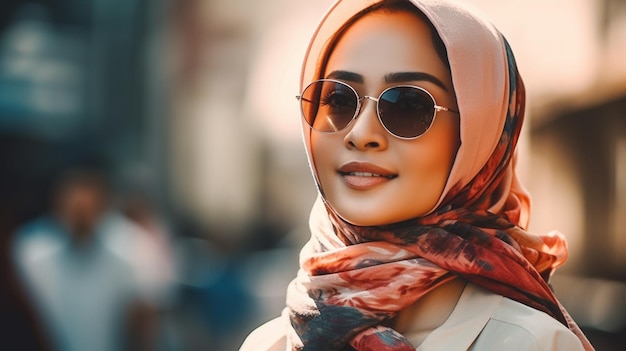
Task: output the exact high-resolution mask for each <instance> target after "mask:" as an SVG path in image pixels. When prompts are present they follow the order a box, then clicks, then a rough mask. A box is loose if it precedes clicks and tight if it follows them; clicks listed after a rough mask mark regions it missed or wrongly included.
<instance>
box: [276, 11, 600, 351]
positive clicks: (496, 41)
mask: <svg viewBox="0 0 626 351" xmlns="http://www.w3.org/2000/svg"><path fill="white" fill-rule="evenodd" d="M374 2H377V1H372V0H369V1H363V3H374ZM412 2H413V3H414V4H415V5H416V6H417V7H418V8H419V9H420V10H421V11H422V12H424V14H425V15H426V16H427V17H428V18H429V19H430V20H431V21H432V23H433V25H434V26H435V28H436V29H437V30H438V33H439V34H440V36H441V37H442V40H443V41H444V43H445V44H446V47H447V48H448V56H449V61H450V65H451V71H452V76H453V83H454V84H455V87H456V88H455V91H456V92H457V100H458V103H459V109H460V110H461V140H462V144H461V147H460V148H459V151H458V153H457V159H456V160H455V164H454V165H453V168H452V171H451V174H450V177H449V179H448V183H447V185H446V188H445V189H444V193H443V194H442V197H441V199H440V201H439V204H438V206H437V207H436V208H435V209H434V210H433V211H432V212H430V213H429V214H427V215H425V216H423V217H420V218H416V219H413V220H408V221H405V222H402V223H396V224H392V225H386V226H379V227H360V226H355V225H352V224H350V223H347V222H346V221H344V220H342V219H341V218H340V217H339V216H338V215H336V214H335V212H334V211H333V210H332V208H330V207H329V206H328V205H327V204H325V203H324V200H323V196H320V197H319V198H318V201H317V202H316V204H315V205H314V207H313V210H312V212H311V217H310V229H311V234H312V235H311V240H310V241H309V242H308V243H307V244H306V245H305V246H304V248H303V249H302V251H301V255H300V270H299V272H298V276H297V277H296V279H294V281H293V282H292V283H291V284H290V286H289V288H288V291H287V308H286V309H285V313H286V314H288V316H289V319H290V321H291V326H292V328H291V330H290V333H289V334H288V339H289V344H290V347H291V349H293V350H312V351H313V350H344V349H349V346H351V347H352V348H354V349H356V350H360V351H363V350H415V347H414V346H412V345H411V344H410V343H409V342H408V341H407V340H406V338H404V337H403V336H402V335H401V334H399V333H398V332H396V331H394V330H393V329H391V328H390V327H388V326H386V323H385V322H387V321H389V320H390V319H392V318H393V317H395V316H396V315H397V314H398V313H399V312H400V311H401V310H403V309H405V308H406V307H408V306H410V305H412V304H413V303H414V302H416V301H417V300H419V299H420V298H421V297H422V296H424V295H425V294H427V293H428V292H430V291H432V290H433V289H435V288H437V287H439V286H441V285H442V284H444V283H446V282H448V281H450V280H452V279H454V278H455V277H462V278H463V279H465V280H467V281H469V282H471V283H473V284H476V285H478V286H481V287H484V288H486V289H488V290H490V291H492V292H494V293H497V294H501V295H503V296H505V297H508V298H511V299H513V300H516V301H519V302H521V303H523V304H526V305H528V306H530V307H533V308H535V309H537V310H540V311H543V312H545V313H547V314H548V315H550V316H552V317H553V318H555V319H556V320H558V321H560V322H561V323H563V324H564V325H566V326H568V327H569V328H570V329H571V330H572V331H573V332H574V333H576V334H577V335H578V336H579V338H580V340H581V343H582V344H583V345H584V346H585V348H586V349H587V350H593V348H592V346H591V345H590V344H589V342H588V341H587V339H586V338H585V336H584V335H583V334H582V332H581V331H580V330H579V328H578V327H577V326H576V324H575V323H574V322H573V320H572V319H571V318H570V316H569V315H568V313H567V312H566V311H565V310H564V309H563V308H562V306H561V305H560V303H559V302H558V300H557V298H556V297H555V296H554V294H553V292H552V290H551V289H550V287H549V285H548V283H547V281H548V279H549V277H550V275H551V274H552V273H553V272H554V270H555V269H556V268H557V267H558V266H560V265H561V264H562V263H563V262H564V261H565V260H566V258H567V247H566V243H565V239H564V238H563V236H562V235H561V234H560V233H557V232H552V233H550V234H547V235H534V234H531V233H528V232H527V231H526V230H525V227H526V224H527V223H526V222H527V218H528V211H529V206H530V203H529V199H528V195H527V194H526V192H525V190H524V189H523V187H522V186H521V184H520V183H519V181H518V180H517V176H516V174H515V146H516V144H517V139H518V137H519V133H520V129H521V126H522V122H523V116H524V97H525V94H524V86H523V83H522V80H521V78H520V77H519V74H518V71H517V67H516V64H515V59H514V56H513V53H512V51H511V49H510V47H509V45H508V43H506V40H504V38H503V37H502V36H501V35H500V34H499V33H498V32H497V31H495V30H494V29H493V27H492V26H491V25H490V24H488V22H486V21H485V20H484V19H482V17H481V16H480V15H477V14H475V13H474V12H471V10H468V9H466V8H464V7H460V6H459V5H458V4H450V3H448V2H446V1H418V0H415V1H412ZM341 3H342V1H338V2H337V4H336V5H335V6H334V7H333V8H331V10H330V11H329V13H328V14H327V16H326V17H325V19H324V20H323V21H322V24H320V28H318V31H317V32H316V35H315V36H314V38H313V41H312V44H311V46H310V48H309V53H308V55H307V60H306V61H305V67H304V69H303V82H306V81H310V80H311V79H310V78H311V77H312V76H314V75H315V74H319V72H317V73H315V70H319V67H320V63H319V62H317V61H318V59H319V58H320V57H323V56H324V55H322V54H321V53H323V52H324V50H325V48H324V47H323V45H321V46H320V44H319V42H320V41H322V42H324V43H326V40H322V39H319V38H324V37H325V35H328V33H327V34H324V33H323V32H324V30H331V32H330V33H332V28H335V29H336V28H338V25H340V24H341V22H342V20H339V19H337V18H333V17H332V16H333V13H337V12H342V11H343V12H345V13H344V14H343V15H342V16H343V18H344V19H343V21H345V18H347V16H348V15H347V14H350V10H351V11H352V12H351V14H354V13H356V12H358V11H359V10H360V9H362V8H363V7H366V5H364V4H359V6H353V4H354V3H358V2H356V1H353V0H352V1H343V3H344V4H343V5H342V4H341ZM346 3H349V4H346ZM342 6H343V8H342ZM350 7H356V8H355V9H350ZM359 7H360V8H359ZM455 14H463V16H462V18H461V17H458V19H457V20H451V19H450V18H451V16H453V15H455ZM333 21H334V22H336V23H334V25H332V24H329V23H331V22H333ZM456 22H462V23H461V24H460V25H456V24H457V23H456ZM466 22H468V23H469V24H468V23H466ZM439 23H445V24H446V26H445V27H444V26H443V25H439ZM486 23H487V24H486ZM464 26H465V27H464ZM467 26H469V29H468V28H466V27H467ZM325 27H330V28H331V29H328V28H327V29H325ZM464 29H465V30H464ZM459 33H460V34H459ZM464 35H465V36H472V38H474V39H475V38H476V37H478V39H475V40H477V41H474V42H472V40H469V41H470V42H469V43H466V44H467V45H465V46H463V45H462V44H461V43H463V42H466V41H467V38H464ZM477 42H478V43H479V44H480V45H479V46H478V47H474V46H476V43H477ZM485 42H487V43H488V44H485ZM489 44H491V46H489ZM316 45H317V46H318V47H317V48H316ZM324 45H326V44H324ZM468 50H469V53H468ZM485 52H486V53H487V54H485ZM498 53H499V54H498ZM468 55H469V56H468ZM476 55H479V56H480V57H484V56H486V55H490V56H489V58H488V60H487V61H486V62H482V63H483V65H482V69H483V70H484V72H488V71H497V69H498V68H499V67H501V68H502V72H500V74H499V75H496V76H495V77H487V78H484V77H481V78H483V79H486V80H488V79H489V78H492V80H493V82H492V81H489V80H488V81H487V83H488V84H482V82H481V83H478V84H482V85H481V87H482V88H483V89H482V90H480V89H479V90H473V89H471V88H472V84H474V85H475V84H477V83H476V82H475V80H476V79H475V77H471V75H470V77H469V78H468V77H467V76H468V75H467V74H466V73H467V72H468V71H467V69H470V68H468V67H467V66H468V64H467V63H466V62H468V61H469V62H473V61H472V60H471V59H472V58H474V59H476V60H478V57H476ZM483 61H484V60H483ZM311 62H314V63H311ZM476 62H478V61H476ZM311 66H313V67H314V68H311ZM471 69H472V70H478V71H479V72H478V73H479V74H480V73H481V72H480V69H481V65H480V64H478V65H472V67H471ZM312 72H313V73H312ZM484 72H483V73H484ZM472 78H474V79H472ZM460 87H461V88H464V89H459V88H460ZM466 91H469V92H470V93H469V94H466V93H464V92H466ZM474 91H480V94H481V96H479V97H477V96H475V95H474V96H472V95H471V94H476V93H475V92H474ZM490 93H491V94H492V95H494V96H499V98H498V99H496V100H495V101H496V102H497V103H493V102H491V101H489V100H488V101H487V102H485V100H486V98H484V96H485V95H487V96H489V95H490ZM476 100H478V101H476ZM498 101H501V102H498ZM494 105H495V106H494ZM485 115H486V117H481V116H485ZM494 116H495V117H494ZM472 117H474V118H475V120H473V121H468V120H467V119H469V118H472ZM480 118H483V120H482V121H481V120H480ZM485 118H491V119H490V120H489V119H487V120H485ZM486 121H488V122H489V125H495V127H488V126H487V127H485V125H484V124H481V125H479V126H478V127H477V126H476V124H480V123H481V122H482V123H484V122H486ZM470 122H471V123H470ZM485 129H487V131H485ZM490 133H491V139H492V140H493V142H491V145H489V142H487V143H485V142H482V141H484V140H481V143H474V144H480V145H478V146H476V145H472V142H471V141H472V140H477V139H478V137H479V136H480V137H481V138H483V139H489V137H490V135H489V134H490ZM485 134H486V136H485ZM493 135H495V137H493ZM304 137H305V145H306V147H307V151H308V156H309V160H310V163H311V165H312V167H311V168H312V169H313V174H314V176H315V168H314V160H312V159H311V153H310V139H309V136H308V135H307V128H306V127H305V128H304ZM485 149H486V150H487V151H485ZM468 155H477V156H476V157H473V158H472V163H467V162H466V161H465V160H466V159H468V158H469V157H468ZM481 155H482V156H481ZM481 157H482V158H483V159H482V160H481ZM476 164H479V165H480V166H479V167H477V166H476ZM318 186H319V185H318Z"/></svg>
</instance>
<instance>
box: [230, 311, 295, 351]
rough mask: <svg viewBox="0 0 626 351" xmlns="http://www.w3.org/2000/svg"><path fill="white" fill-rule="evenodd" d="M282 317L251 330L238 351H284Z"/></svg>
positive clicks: (284, 341)
mask: <svg viewBox="0 0 626 351" xmlns="http://www.w3.org/2000/svg"><path fill="white" fill-rule="evenodd" d="M286 330H287V328H285V320H284V317H278V318H275V319H272V320H271V321H269V322H267V323H265V324H263V325H261V326H260V327H258V328H256V329H255V330H253V331H252V332H251V333H250V334H249V335H248V336H247V337H246V339H245V340H244V342H243V344H242V345H241V348H240V349H239V351H285V350H286V348H287V346H286V345H287V342H286V334H285V331H286Z"/></svg>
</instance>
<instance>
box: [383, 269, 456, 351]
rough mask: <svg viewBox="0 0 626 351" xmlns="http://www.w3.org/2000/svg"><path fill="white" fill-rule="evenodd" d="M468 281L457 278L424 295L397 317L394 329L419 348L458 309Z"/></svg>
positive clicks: (393, 323)
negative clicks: (457, 305) (458, 303)
mask: <svg viewBox="0 0 626 351" xmlns="http://www.w3.org/2000/svg"><path fill="white" fill-rule="evenodd" d="M466 283H467V282H466V281H465V280H463V279H461V278H456V279H454V280H451V281H449V282H447V283H445V284H444V285H442V286H439V287H437V288H436V289H434V290H433V291H431V292H429V293H428V294H426V295H424V296H423V297H422V298H420V299H419V300H417V301H416V302H415V303H414V304H413V305H411V306H409V307H407V308H406V309H404V310H403V311H402V312H400V313H399V314H398V316H396V318H395V319H394V321H393V322H392V327H393V329H395V330H396V331H398V332H399V333H401V334H402V335H404V336H405V337H406V338H407V339H408V340H409V341H410V342H411V343H412V344H413V345H414V346H416V347H417V346H419V345H420V344H421V343H422V342H423V341H424V339H426V337H427V336H428V335H429V334H430V333H431V332H432V331H433V330H435V329H437V328H438V327H440V326H441V325H442V324H443V323H444V322H445V321H446V320H447V319H448V317H449V316H450V314H451V313H452V311H453V310H454V308H455V307H456V304H457V302H458V301H459V298H460V297H461V294H462V293H463V289H464V288H465V285H466Z"/></svg>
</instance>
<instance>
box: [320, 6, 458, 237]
mask: <svg viewBox="0 0 626 351" xmlns="http://www.w3.org/2000/svg"><path fill="white" fill-rule="evenodd" d="M407 72H411V73H414V72H415V73H426V74H427V75H429V76H431V77H434V78H435V79H425V78H420V77H422V76H424V75H411V74H397V73H407ZM346 73H349V74H346ZM324 78H335V79H338V80H341V81H343V82H345V83H348V84H349V85H350V86H352V87H353V88H355V89H356V91H357V92H358V93H359V96H364V95H368V96H374V97H378V96H379V94H380V93H381V92H382V91H383V90H384V89H386V88H388V87H391V86H394V85H399V84H409V85H416V86H419V87H422V88H424V89H426V90H428V91H429V92H430V93H431V94H432V95H433V97H434V98H435V101H436V102H437V104H438V105H441V106H445V107H448V108H450V109H452V110H457V111H458V108H457V105H456V97H455V94H454V90H453V86H452V79H451V76H450V72H449V71H448V69H447V68H446V66H445V65H444V64H443V63H442V62H441V59H440V58H439V56H438V55H437V53H436V51H435V49H434V46H433V43H432V37H431V32H430V28H429V27H428V25H427V24H426V23H424V22H423V21H422V20H421V19H420V18H419V17H417V16H416V15H414V14H410V13H405V12H395V13H382V12H376V13H373V14H368V15H366V16H365V17H363V18H361V19H359V20H358V21H357V22H356V23H354V24H353V25H352V26H351V27H350V28H349V29H348V30H347V31H346V32H345V33H344V35H343V36H342V38H341V39H340V40H339V41H338V43H337V45H336V47H335V49H334V50H333V52H332V53H331V55H330V57H329V61H328V64H327V67H326V71H325V76H324ZM437 81H438V82H437ZM362 103H363V106H362V107H361V111H360V114H359V116H358V117H357V119H356V120H355V121H353V123H352V124H351V125H349V126H348V127H346V128H345V129H343V130H341V131H340V132H337V133H332V134H324V133H318V132H315V131H313V132H312V134H311V149H312V156H313V162H314V165H315V169H316V171H317V175H318V179H319V182H320V185H321V187H322V190H323V193H324V196H325V198H326V200H327V201H328V203H329V204H330V206H331V207H332V208H333V209H334V210H335V211H336V212H337V213H338V214H339V215H340V216H341V217H342V218H343V219H344V220H346V221H348V222H350V223H352V224H356V225H361V226H371V225H383V224H390V223H395V222H399V221H403V220H407V219H410V218H414V217H418V216H421V215H424V214H426V213H427V212H429V211H430V210H432V209H433V208H434V206H435V205H436V203H437V201H438V199H439V197H440V195H441V193H442V191H443V188H444V186H445V184H446V180H447V178H448V174H449V173H450V169H451V167H452V163H453V161H454V157H455V154H456V151H457V149H458V147H459V144H460V142H459V115H458V113H454V112H445V111H444V112H438V113H437V116H436V118H435V121H434V123H433V125H432V127H431V128H430V130H428V131H427V132H426V133H425V134H423V135H422V136H420V137H419V138H417V139H413V140H403V139H399V138H397V137H395V136H393V135H391V134H389V133H388V132H387V131H386V130H385V128H384V127H383V126H382V125H381V123H380V122H379V120H378V117H377V114H376V103H375V102H374V101H371V100H367V99H365V100H363V101H362Z"/></svg>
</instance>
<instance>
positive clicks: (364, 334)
mask: <svg viewBox="0 0 626 351" xmlns="http://www.w3.org/2000/svg"><path fill="white" fill-rule="evenodd" d="M300 83H301V89H302V93H301V95H299V96H298V100H299V101H300V104H301V113H302V117H303V118H302V128H303V136H304V141H305V146H306V151H307V156H308V158H309V164H310V166H311V170H312V173H313V176H314V180H315V184H316V186H317V189H318V191H319V196H318V200H317V201H316V202H315V204H314V206H313V209H312V211H311V215H310V221H309V226H310V230H311V239H310V241H309V242H308V243H307V244H305V246H304V248H303V249H302V251H301V253H300V270H299V272H298V274H297V276H296V278H295V279H294V280H293V281H292V282H291V284H290V285H289V286H288V288H287V301H286V307H285V309H284V310H283V314H282V316H281V317H279V318H277V319H274V320H272V321H270V322H268V323H266V324H264V325H263V326H261V327H259V328H258V329H257V330H255V331H254V332H253V333H252V334H251V335H250V336H249V337H248V338H247V339H246V341H245V342H244V344H243V345H242V347H241V350H242V351H247V350H255V351H259V350H309V351H314V350H315V351H317V350H324V351H331V350H361V351H363V350H404V351H408V350H416V349H417V350H423V351H427V350H446V351H451V350H553V351H556V350H559V351H573V350H593V347H592V346H591V344H590V343H589V342H588V340H587V339H586V337H585V336H584V335H583V333H582V332H581V331H580V329H579V328H578V326H577V325H576V323H575V322H574V321H573V320H572V319H571V317H570V316H569V314H568V312H567V311H566V310H565V309H564V308H563V307H562V306H561V304H560V302H559V301H558V299H557V297H556V296H555V295H554V293H553V292H552V290H551V288H550V286H549V285H548V279H549V278H550V276H551V275H552V273H553V272H554V270H555V269H556V268H557V267H559V266H560V265H561V264H563V262H564V261H565V259H566V257H567V247H566V243H565V239H564V237H563V236H562V235H561V234H560V233H557V232H553V233H550V234H547V235H535V234H531V233H529V232H528V231H527V230H526V228H527V226H528V213H529V210H530V200H529V195H528V193H527V192H526V190H525V189H524V188H523V186H522V185H521V183H520V182H519V180H518V178H517V174H516V170H515V163H516V161H515V152H516V144H517V140H518V137H519V134H520V131H521V126H522V122H523V117H524V100H525V93H524V85H523V83H522V80H521V77H520V75H519V72H518V70H517V67H516V63H515V59H514V55H513V52H512V50H511V48H510V46H509V45H508V43H507V41H506V39H505V38H504V36H503V35H502V34H501V33H500V32H499V31H498V30H497V29H496V28H495V27H494V26H493V25H492V24H491V23H490V21H489V20H487V19H486V18H485V17H484V15H481V14H479V13H478V12H477V11H476V10H473V9H470V8H468V7H466V5H463V4H462V3H460V2H455V1H446V0H410V1H409V0H367V1H366V0H362V1H354V0H338V1H336V2H335V4H334V5H333V6H332V7H331V8H330V10H329V11H328V12H327V14H326V15H325V16H324V18H323V19H322V21H321V23H320V24H319V26H318V27H317V28H316V30H315V32H314V35H313V38H312V40H311V42H310V44H309V48H308V51H307V54H306V57H305V61H304V64H303V67H302V75H301V81H300Z"/></svg>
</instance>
